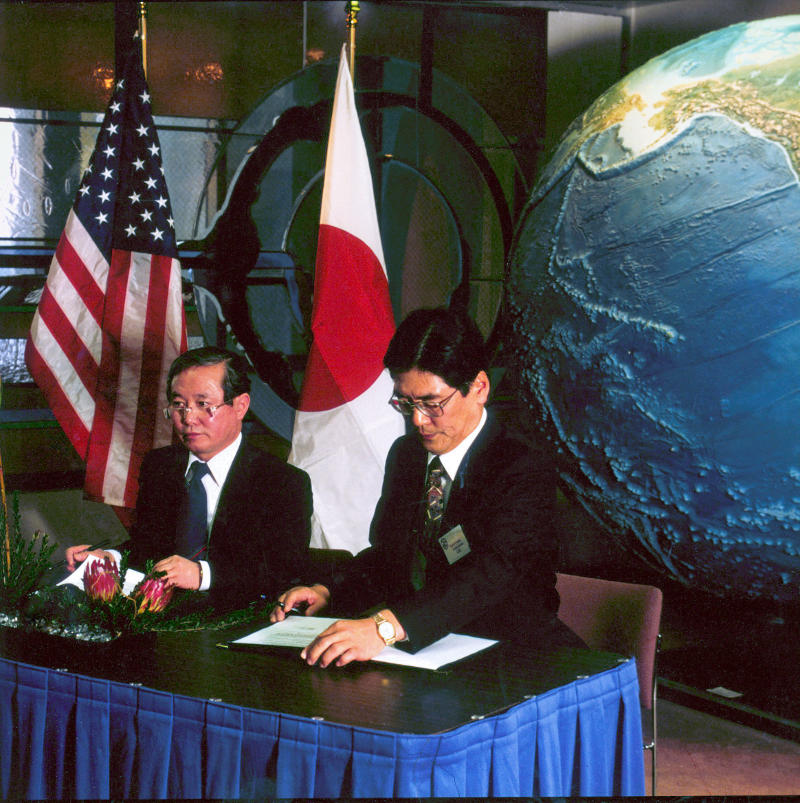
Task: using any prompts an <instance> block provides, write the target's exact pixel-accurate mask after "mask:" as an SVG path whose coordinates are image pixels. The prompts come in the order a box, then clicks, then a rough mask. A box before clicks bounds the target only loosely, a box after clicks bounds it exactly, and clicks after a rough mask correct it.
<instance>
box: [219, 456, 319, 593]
mask: <svg viewBox="0 0 800 803" xmlns="http://www.w3.org/2000/svg"><path fill="white" fill-rule="evenodd" d="M253 453H255V455H253ZM237 459H238V458H237ZM311 512H312V496H311V482H310V480H309V477H308V475H307V474H306V473H305V472H304V471H301V470H300V469H298V468H295V467H294V466H290V465H288V464H286V463H284V462H282V461H281V460H278V459H277V458H275V457H273V456H272V455H269V454H266V453H264V452H258V451H256V450H250V451H249V452H248V453H246V454H244V455H242V460H241V461H240V462H239V463H238V464H236V465H235V466H234V467H232V469H231V474H230V475H229V477H228V481H227V482H226V484H225V488H224V489H223V493H222V495H221V496H220V500H219V504H218V506H217V516H216V518H215V521H214V525H213V527H212V531H211V541H210V545H209V556H208V561H209V563H210V564H211V570H212V588H211V590H212V592H213V594H212V596H213V598H214V601H215V603H216V604H217V605H220V604H223V603H224V604H226V605H230V604H232V602H234V601H235V602H236V603H237V604H238V603H242V602H246V601H249V600H253V599H258V598H260V597H262V596H263V597H265V598H267V599H270V600H272V599H275V598H276V597H277V595H278V594H280V593H281V592H282V591H285V590H286V589H287V588H289V587H290V586H291V585H296V584H297V583H298V582H299V581H300V579H301V578H302V577H303V576H304V574H305V572H306V571H307V568H306V567H307V561H308V545H309V541H310V538H311Z"/></svg>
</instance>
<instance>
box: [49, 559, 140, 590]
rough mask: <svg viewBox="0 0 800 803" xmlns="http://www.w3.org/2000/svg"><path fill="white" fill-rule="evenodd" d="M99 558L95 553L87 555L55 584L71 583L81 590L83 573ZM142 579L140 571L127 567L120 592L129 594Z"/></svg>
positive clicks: (82, 588)
mask: <svg viewBox="0 0 800 803" xmlns="http://www.w3.org/2000/svg"><path fill="white" fill-rule="evenodd" d="M96 560H101V559H100V558H98V557H97V556H95V555H89V557H88V558H86V560H85V561H83V563H81V564H80V565H79V566H78V568H77V569H75V571H74V572H73V573H72V574H70V575H68V576H67V577H65V578H64V579H63V580H62V581H61V582H60V583H56V585H57V586H63V585H67V584H69V585H73V586H76V587H77V588H80V590H81V591H84V590H85V589H84V587H83V573H84V572H85V571H86V570H87V569H88V568H89V567H90V566H91V565H92V564H93V563H94V562H95V561H96ZM141 580H144V574H142V572H137V571H136V569H128V571H127V572H125V583H124V585H123V586H122V593H123V594H130V593H131V591H133V589H134V588H136V586H137V585H139V582H140V581H141Z"/></svg>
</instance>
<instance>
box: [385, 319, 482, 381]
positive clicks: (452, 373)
mask: <svg viewBox="0 0 800 803" xmlns="http://www.w3.org/2000/svg"><path fill="white" fill-rule="evenodd" d="M383 364H384V365H385V366H386V368H387V369H388V371H389V373H390V374H391V375H392V377H393V378H396V377H397V376H398V375H399V374H402V373H405V372H406V371H410V370H411V369H412V368H416V369H417V370H419V371H427V372H428V373H431V374H436V376H438V377H441V378H442V379H443V380H444V381H445V382H446V383H447V384H448V385H450V387H451V388H458V389H459V390H460V391H461V393H462V395H464V396H466V395H467V393H468V392H469V386H470V385H471V384H472V382H473V380H474V379H475V377H476V376H477V375H478V373H479V372H480V371H485V370H487V369H488V367H489V366H488V356H487V353H486V344H485V343H484V341H483V336H482V335H481V333H480V330H479V329H478V327H477V325H476V323H475V321H473V320H472V318H470V317H469V315H468V314H467V313H466V312H465V311H463V310H460V309H458V310H451V309H447V308H445V307H437V308H436V309H418V310H415V311H414V312H412V313H411V314H410V315H408V317H406V319H405V320H404V321H403V322H402V323H401V324H400V325H399V326H398V327H397V331H396V332H395V333H394V337H392V339H391V342H390V343H389V348H388V349H387V350H386V355H385V356H384V358H383Z"/></svg>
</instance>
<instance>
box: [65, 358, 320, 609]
mask: <svg viewBox="0 0 800 803" xmlns="http://www.w3.org/2000/svg"><path fill="white" fill-rule="evenodd" d="M248 368H249V366H248V363H247V361H246V360H245V359H244V358H243V357H241V356H239V355H237V354H234V353H232V352H229V351H225V350H224V349H220V348H216V347H214V346H206V347H203V348H198V349H192V350H190V351H187V352H185V353H184V354H182V355H181V356H179V357H178V358H177V359H176V360H175V361H174V362H173V364H172V366H171V367H170V371H169V375H168V377H167V400H168V401H169V405H168V407H167V408H166V409H165V410H164V413H165V415H166V416H167V417H169V418H170V419H171V421H172V426H173V427H174V430H175V432H176V434H177V436H178V438H179V439H180V441H181V443H182V444H183V445H182V446H166V447H163V448H161V449H154V450H153V451H151V452H149V453H148V454H147V455H146V456H145V458H144V461H143V462H142V467H141V470H140V472H139V496H138V498H137V503H136V518H135V523H134V525H133V527H132V528H131V532H130V540H128V541H126V542H125V543H123V544H121V545H120V549H129V550H130V559H129V563H130V565H131V566H132V567H135V568H142V569H143V568H144V564H145V561H146V560H148V559H152V560H155V561H158V562H157V563H156V564H155V567H154V568H155V569H156V570H157V571H161V572H165V576H166V579H167V583H168V585H170V586H175V587H177V588H185V589H199V590H201V591H204V590H207V589H211V590H212V591H213V598H214V601H215V603H220V602H224V605H225V607H230V606H232V605H235V604H243V603H246V602H248V601H250V600H252V599H257V598H258V597H259V596H261V595H266V596H268V597H269V598H271V599H274V598H275V595H276V594H277V593H279V592H280V591H281V590H282V589H285V588H286V586H287V585H289V584H291V583H292V582H297V580H298V578H300V577H302V575H303V571H304V567H305V565H306V560H307V555H308V544H309V539H310V535H311V525H310V519H311V509H312V504H311V484H310V481H309V478H308V475H307V474H306V473H305V472H304V471H301V470H300V469H298V468H295V467H294V466H290V465H288V464H286V463H284V462H283V461H281V460H279V459H278V458H277V457H274V456H272V455H270V454H267V453H266V452H263V451H261V450H260V449H257V448H255V447H254V446H252V445H250V444H249V443H247V441H246V439H244V437H243V435H242V419H243V418H244V415H245V413H246V412H247V409H248V407H249V405H250V395H249V391H250V379H249V377H248V375H247V371H248ZM86 549H87V545H80V546H73V547H70V548H69V549H67V553H66V558H67V567H68V568H69V569H70V570H72V569H73V568H74V566H75V562H76V561H81V560H84V559H85V558H86V557H87V555H88V554H89V553H88V552H87V551H86ZM95 554H98V555H100V556H102V555H103V554H104V553H102V552H101V551H97V552H96V553H95ZM106 554H111V555H112V557H115V558H116V559H117V560H118V559H119V555H118V554H115V553H114V552H111V553H106Z"/></svg>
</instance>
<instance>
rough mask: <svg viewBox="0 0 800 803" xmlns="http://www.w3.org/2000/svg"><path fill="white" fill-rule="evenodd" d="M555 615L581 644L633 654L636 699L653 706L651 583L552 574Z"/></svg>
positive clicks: (656, 619) (657, 618)
mask: <svg viewBox="0 0 800 803" xmlns="http://www.w3.org/2000/svg"><path fill="white" fill-rule="evenodd" d="M556 589H557V590H558V593H559V596H560V597H561V604H560V606H559V609H558V618H559V619H560V620H561V621H562V622H563V623H564V624H565V625H567V627H569V628H570V629H571V630H572V631H573V632H575V633H577V635H578V636H580V637H581V638H582V639H583V641H584V642H585V643H586V644H587V646H589V647H592V648H593V649H596V650H605V651H606V652H617V653H620V654H621V655H629V656H630V655H632V656H634V657H635V658H636V667H637V671H638V675H639V699H640V701H641V704H642V707H643V708H645V709H648V710H649V709H652V707H653V689H654V686H653V682H654V672H655V662H656V648H657V646H658V632H659V627H660V624H661V605H662V599H663V595H662V593H661V590H660V589H658V588H655V587H654V586H646V585H637V584H635V583H620V582H616V581H613V580H600V579H597V578H594V577H579V576H578V575H574V574H557V575H556Z"/></svg>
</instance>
